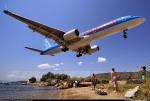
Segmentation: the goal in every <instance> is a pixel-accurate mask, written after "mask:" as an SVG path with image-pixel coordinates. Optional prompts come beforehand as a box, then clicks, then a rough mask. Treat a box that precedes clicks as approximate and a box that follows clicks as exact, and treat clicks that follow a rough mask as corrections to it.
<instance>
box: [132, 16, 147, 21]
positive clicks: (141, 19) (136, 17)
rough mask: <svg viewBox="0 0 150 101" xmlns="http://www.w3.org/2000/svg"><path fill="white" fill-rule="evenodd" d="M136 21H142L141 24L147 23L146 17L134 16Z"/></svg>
mask: <svg viewBox="0 0 150 101" xmlns="http://www.w3.org/2000/svg"><path fill="white" fill-rule="evenodd" d="M133 18H134V19H140V21H141V22H144V21H145V18H144V17H141V16H133Z"/></svg>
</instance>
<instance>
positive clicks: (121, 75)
mask: <svg viewBox="0 0 150 101" xmlns="http://www.w3.org/2000/svg"><path fill="white" fill-rule="evenodd" d="M117 74H118V79H119V80H128V79H140V75H141V74H140V73H139V72H117ZM147 75H150V72H147ZM90 77H91V76H88V77H87V78H86V79H89V78H90ZM96 77H97V78H98V79H99V80H110V73H99V74H96Z"/></svg>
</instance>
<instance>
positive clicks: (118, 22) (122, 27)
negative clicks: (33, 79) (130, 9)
mask: <svg viewBox="0 0 150 101" xmlns="http://www.w3.org/2000/svg"><path fill="white" fill-rule="evenodd" d="M4 13H5V14H7V15H9V16H11V17H14V18H16V19H17V20H20V21H21V22H23V23H26V24H27V25H28V28H29V29H31V30H33V31H34V32H38V33H40V34H42V35H43V36H45V37H46V38H50V39H53V40H54V41H55V44H53V45H52V46H49V48H47V49H45V50H40V49H35V48H30V47H25V48H27V49H29V50H32V51H36V52H39V53H40V55H51V56H54V55H55V54H57V53H60V52H66V51H69V50H70V51H73V52H76V53H77V54H76V57H81V56H82V55H86V54H89V55H90V54H92V53H94V52H97V51H99V50H100V48H99V46H98V45H91V42H92V41H94V40H97V39H103V38H105V37H108V36H110V35H114V34H116V33H119V32H123V38H125V39H126V38H127V35H128V33H127V32H128V30H129V29H131V28H134V27H136V26H138V25H140V24H142V23H144V21H145V18H144V17H141V16H132V15H128V16H123V17H120V18H117V19H115V20H112V21H110V22H108V23H105V24H103V25H100V26H97V27H95V28H92V29H90V30H88V31H85V32H83V33H81V34H80V33H79V30H78V29H72V30H70V31H68V32H64V31H61V30H59V29H55V28H52V27H48V26H46V25H44V24H41V23H38V22H35V21H32V20H30V19H27V18H24V17H21V16H19V15H16V14H14V13H12V12H10V11H8V10H4Z"/></svg>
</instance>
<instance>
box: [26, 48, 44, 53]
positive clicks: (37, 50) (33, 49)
mask: <svg viewBox="0 0 150 101" xmlns="http://www.w3.org/2000/svg"><path fill="white" fill-rule="evenodd" d="M25 48H26V49H29V50H32V51H36V52H40V53H41V52H43V51H42V50H39V49H35V48H30V47H25Z"/></svg>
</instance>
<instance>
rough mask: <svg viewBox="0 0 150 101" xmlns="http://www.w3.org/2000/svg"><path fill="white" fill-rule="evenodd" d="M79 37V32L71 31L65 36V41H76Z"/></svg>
mask: <svg viewBox="0 0 150 101" xmlns="http://www.w3.org/2000/svg"><path fill="white" fill-rule="evenodd" d="M78 36H79V31H78V30H77V29H73V30H70V31H68V32H66V33H65V34H64V36H63V37H64V39H65V40H67V41H69V40H72V39H75V38H77V37H78Z"/></svg>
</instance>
